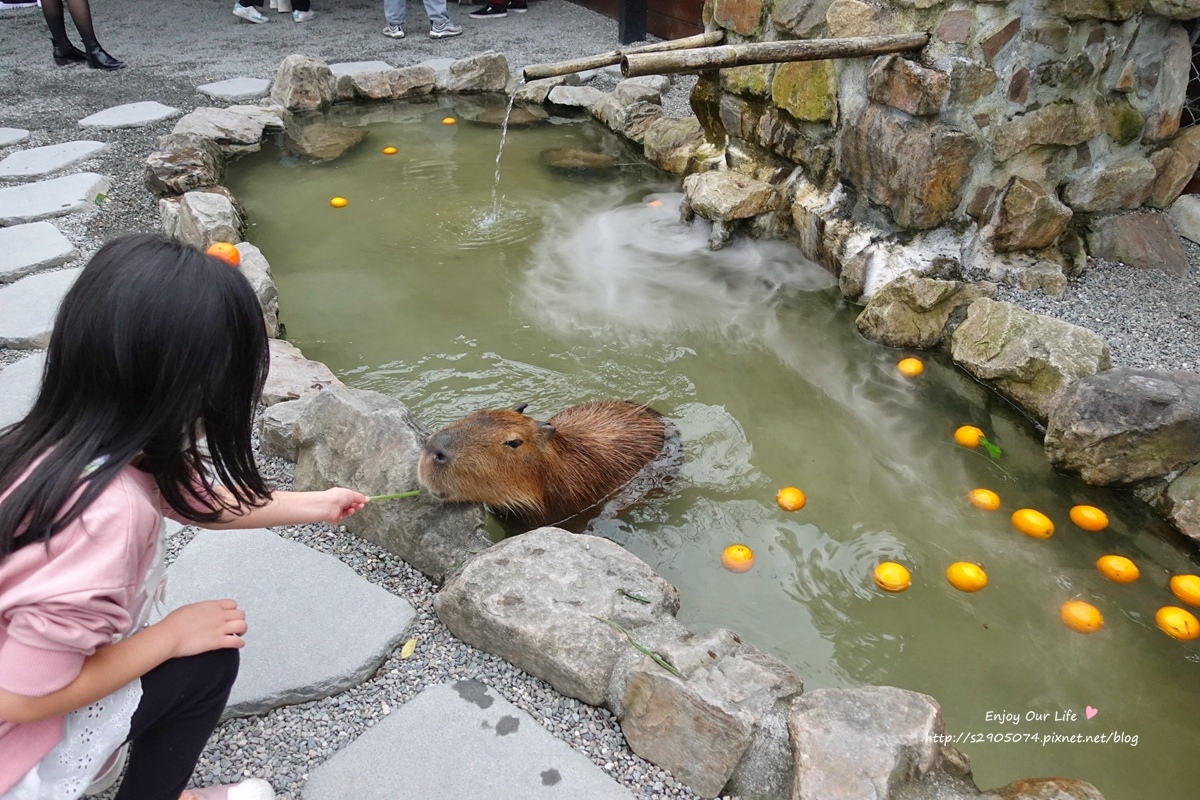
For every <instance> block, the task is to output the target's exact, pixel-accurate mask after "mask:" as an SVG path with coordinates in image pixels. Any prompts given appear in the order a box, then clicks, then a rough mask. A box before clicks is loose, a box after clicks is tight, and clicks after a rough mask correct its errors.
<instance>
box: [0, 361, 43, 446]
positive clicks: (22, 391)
mask: <svg viewBox="0 0 1200 800" xmlns="http://www.w3.org/2000/svg"><path fill="white" fill-rule="evenodd" d="M45 366H46V354H45V353H38V354H37V355H32V356H29V357H28V358H23V359H21V360H20V361H18V362H17V363H15V364H10V365H8V366H7V367H5V368H4V369H2V370H0V429H3V428H6V427H8V426H9V425H12V424H13V423H14V422H19V421H20V420H21V419H22V418H24V416H25V415H26V414H28V413H29V409H30V408H32V407H33V401H34V400H35V399H37V393H38V389H39V388H40V387H41V385H42V369H43V368H44V367H45Z"/></svg>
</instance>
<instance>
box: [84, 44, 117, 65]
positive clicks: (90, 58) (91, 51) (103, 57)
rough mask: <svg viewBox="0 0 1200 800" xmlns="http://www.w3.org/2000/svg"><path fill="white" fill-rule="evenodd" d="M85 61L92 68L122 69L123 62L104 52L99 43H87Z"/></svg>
mask: <svg viewBox="0 0 1200 800" xmlns="http://www.w3.org/2000/svg"><path fill="white" fill-rule="evenodd" d="M87 62H88V66H89V67H91V68H92V69H110V70H111V69H124V68H125V62H124V61H122V60H121V59H119V58H113V57H112V56H110V55H109V54H108V53H106V52H104V48H103V47H101V46H100V45H99V44H89V45H87Z"/></svg>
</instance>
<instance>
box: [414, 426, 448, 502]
mask: <svg viewBox="0 0 1200 800" xmlns="http://www.w3.org/2000/svg"><path fill="white" fill-rule="evenodd" d="M453 460H454V437H453V436H452V435H451V434H450V433H449V432H447V431H438V432H437V433H435V434H434V435H432V436H430V437H429V438H428V439H426V440H425V444H424V445H422V446H421V458H420V460H419V461H418V463H417V482H418V483H420V484H421V488H422V489H424V490H425V491H427V492H429V493H430V494H432V495H433V496H434V497H436V498H438V499H439V500H445V499H447V498H446V490H445V487H444V486H443V484H444V480H440V478H441V477H442V476H444V474H445V472H446V470H448V469H449V468H450V464H451V462H452V461H453Z"/></svg>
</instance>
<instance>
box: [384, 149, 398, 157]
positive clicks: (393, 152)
mask: <svg viewBox="0 0 1200 800" xmlns="http://www.w3.org/2000/svg"><path fill="white" fill-rule="evenodd" d="M399 152H400V151H399V150H397V149H396V148H394V147H385V148H383V154H384V155H385V156H394V155H396V153H399Z"/></svg>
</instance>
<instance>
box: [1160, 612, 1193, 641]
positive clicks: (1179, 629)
mask: <svg viewBox="0 0 1200 800" xmlns="http://www.w3.org/2000/svg"><path fill="white" fill-rule="evenodd" d="M1154 623H1155V624H1156V625H1158V627H1159V628H1161V629H1162V631H1163V633H1165V634H1167V635H1168V636H1173V637H1175V638H1176V639H1181V640H1183V641H1185V642H1190V641H1191V640H1192V639H1195V638H1196V637H1197V636H1200V620H1198V619H1196V616H1195V615H1194V614H1193V613H1192V612H1190V611H1185V610H1184V609H1182V608H1180V607H1179V606H1163V607H1162V608H1160V609H1159V610H1158V613H1156V614H1155V615H1154Z"/></svg>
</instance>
